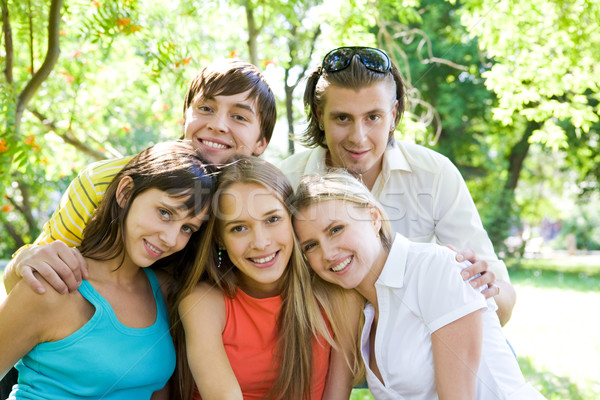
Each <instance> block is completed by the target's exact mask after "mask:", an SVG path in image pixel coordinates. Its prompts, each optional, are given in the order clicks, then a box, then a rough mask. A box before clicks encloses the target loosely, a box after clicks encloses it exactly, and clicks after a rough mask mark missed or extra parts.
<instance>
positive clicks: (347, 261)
mask: <svg viewBox="0 0 600 400" xmlns="http://www.w3.org/2000/svg"><path fill="white" fill-rule="evenodd" d="M353 257H354V256H349V257H348V258H346V259H345V260H344V261H342V262H341V263H339V264H338V265H336V266H335V267H331V268H329V269H330V270H331V271H333V272H340V271H342V270H343V269H344V268H346V267H347V266H348V264H350V261H352V259H353Z"/></svg>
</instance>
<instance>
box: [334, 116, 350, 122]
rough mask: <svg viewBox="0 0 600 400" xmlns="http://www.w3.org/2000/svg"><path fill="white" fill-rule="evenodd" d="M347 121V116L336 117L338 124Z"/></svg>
mask: <svg viewBox="0 0 600 400" xmlns="http://www.w3.org/2000/svg"><path fill="white" fill-rule="evenodd" d="M348 119H349V118H348V116H347V115H338V116H337V120H338V121H339V122H347V121H348Z"/></svg>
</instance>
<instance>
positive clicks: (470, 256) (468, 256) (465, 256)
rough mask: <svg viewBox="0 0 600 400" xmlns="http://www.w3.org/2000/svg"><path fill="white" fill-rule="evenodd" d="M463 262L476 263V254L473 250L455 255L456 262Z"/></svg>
mask: <svg viewBox="0 0 600 400" xmlns="http://www.w3.org/2000/svg"><path fill="white" fill-rule="evenodd" d="M465 260H467V261H470V262H471V263H473V264H475V263H476V262H477V261H478V259H477V254H476V253H475V251H474V250H473V249H464V250H461V251H459V252H458V253H457V254H456V261H458V262H463V261H465Z"/></svg>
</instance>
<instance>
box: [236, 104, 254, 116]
mask: <svg viewBox="0 0 600 400" xmlns="http://www.w3.org/2000/svg"><path fill="white" fill-rule="evenodd" d="M233 106H234V107H238V108H242V109H244V110H248V111H250V112H251V113H252V115H256V112H255V111H254V107H252V106H249V105H248V104H244V103H235V104H234V105H233Z"/></svg>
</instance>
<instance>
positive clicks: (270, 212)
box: [225, 208, 283, 227]
mask: <svg viewBox="0 0 600 400" xmlns="http://www.w3.org/2000/svg"><path fill="white" fill-rule="evenodd" d="M281 211H283V210H282V209H281V208H274V209H272V210H270V211H267V212H264V213H263V215H262V218H265V217H268V216H270V215H273V214H278V213H280V212H281ZM252 219H253V220H254V221H258V220H257V219H255V218H252ZM246 221H247V219H235V220H233V221H229V222H226V223H225V227H228V226H230V225H235V224H240V223H244V222H246Z"/></svg>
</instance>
